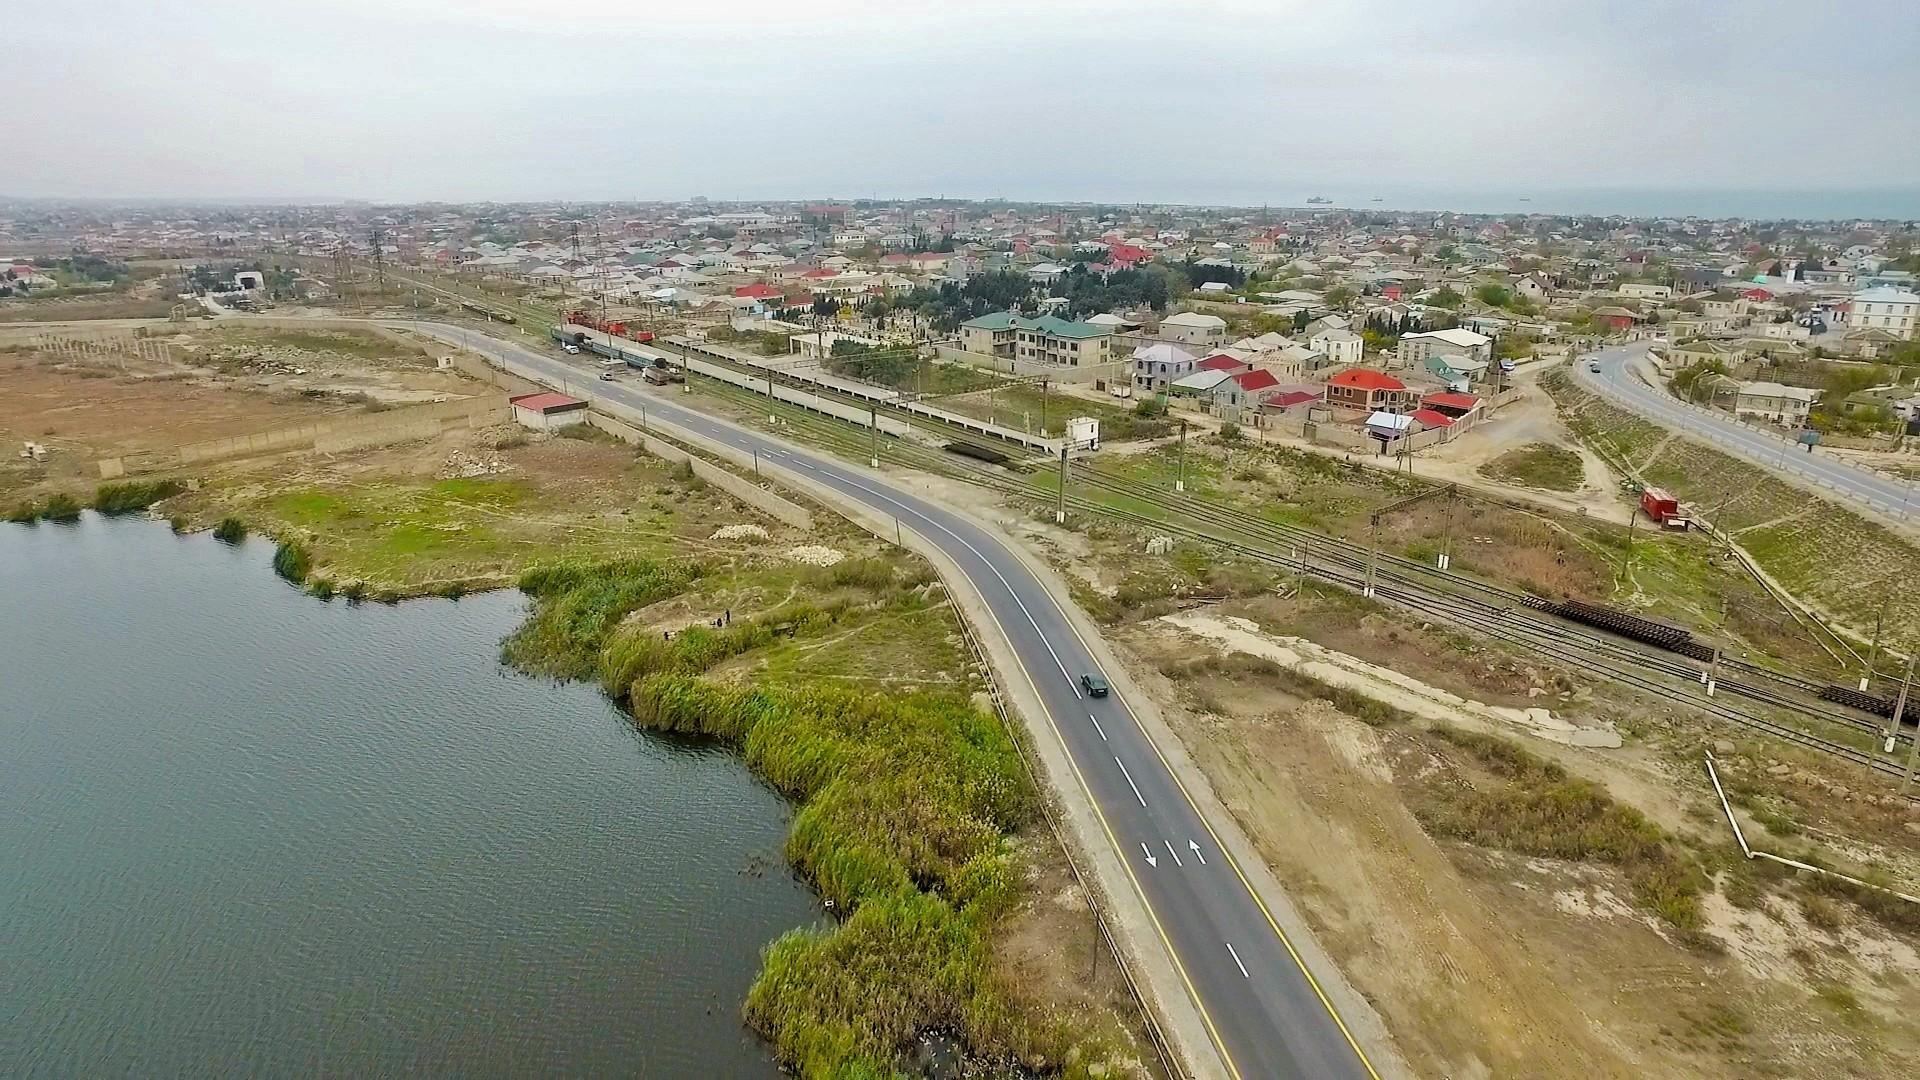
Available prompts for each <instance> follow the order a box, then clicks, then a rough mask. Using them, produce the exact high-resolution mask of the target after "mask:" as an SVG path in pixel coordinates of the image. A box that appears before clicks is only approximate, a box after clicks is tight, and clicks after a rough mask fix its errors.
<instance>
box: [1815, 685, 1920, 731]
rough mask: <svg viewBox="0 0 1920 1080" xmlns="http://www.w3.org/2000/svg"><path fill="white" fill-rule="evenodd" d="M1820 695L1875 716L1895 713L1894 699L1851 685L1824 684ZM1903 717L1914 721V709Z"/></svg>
mask: <svg viewBox="0 0 1920 1080" xmlns="http://www.w3.org/2000/svg"><path fill="white" fill-rule="evenodd" d="M1820 696H1821V697H1822V698H1825V699H1826V700H1828V701H1836V702H1839V703H1840V704H1842V705H1848V706H1851V707H1853V708H1856V709H1859V710H1860V711H1861V712H1867V713H1872V714H1873V715H1875V716H1886V717H1891V716H1892V715H1893V702H1892V701H1889V700H1888V699H1886V698H1883V697H1880V696H1878V695H1877V694H1869V693H1866V692H1864V691H1861V690H1855V689H1854V688H1853V687H1851V686H1832V685H1829V686H1823V687H1821V688H1820ZM1902 719H1903V720H1904V721H1905V722H1906V723H1909V724H1911V723H1913V722H1914V716H1913V712H1912V710H1911V709H1910V710H1908V712H1907V715H1906V716H1905V717H1903V718H1902Z"/></svg>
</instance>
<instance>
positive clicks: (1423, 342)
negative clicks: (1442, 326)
mask: <svg viewBox="0 0 1920 1080" xmlns="http://www.w3.org/2000/svg"><path fill="white" fill-rule="evenodd" d="M1432 356H1451V357H1458V358H1460V359H1464V360H1479V361H1481V362H1482V364H1483V366H1484V363H1485V362H1486V361H1489V360H1491V359H1493V339H1492V338H1490V337H1488V336H1486V335H1485V334H1476V333H1474V332H1473V331H1471V330H1460V329H1454V330H1428V331H1424V332H1422V333H1418V334H1406V335H1403V336H1402V337H1401V338H1400V348H1399V351H1398V353H1397V358H1398V360H1399V363H1400V366H1401V367H1413V366H1414V365H1416V364H1424V363H1425V362H1426V361H1427V359H1428V358H1429V357H1432Z"/></svg>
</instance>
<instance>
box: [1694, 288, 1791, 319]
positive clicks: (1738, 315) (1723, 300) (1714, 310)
mask: <svg viewBox="0 0 1920 1080" xmlns="http://www.w3.org/2000/svg"><path fill="white" fill-rule="evenodd" d="M1767 299H1769V300H1771V299H1773V294H1771V293H1768V294H1767ZM1749 302H1750V301H1748V300H1747V298H1746V297H1744V296H1732V297H1728V296H1713V297H1708V298H1707V299H1705V300H1702V301H1700V314H1702V315H1704V316H1706V317H1707V318H1709V319H1736V320H1737V319H1744V318H1746V316H1747V305H1748V303H1749Z"/></svg>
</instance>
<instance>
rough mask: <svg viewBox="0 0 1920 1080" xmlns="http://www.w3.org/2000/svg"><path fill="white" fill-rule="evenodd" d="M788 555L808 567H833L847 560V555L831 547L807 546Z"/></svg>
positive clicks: (794, 549)
mask: <svg viewBox="0 0 1920 1080" xmlns="http://www.w3.org/2000/svg"><path fill="white" fill-rule="evenodd" d="M787 554H788V555H789V556H791V557H792V558H793V559H794V560H795V561H796V562H803V563H806V564H807V565H808V566H832V565H834V564H835V563H837V562H839V561H840V560H842V559H845V558H846V555H845V554H843V553H842V552H839V551H836V550H835V549H833V548H830V547H822V546H820V545H819V544H806V545H803V546H801V547H797V548H793V549H790V550H789V551H788V552H787Z"/></svg>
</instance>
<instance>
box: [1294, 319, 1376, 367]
mask: <svg viewBox="0 0 1920 1080" xmlns="http://www.w3.org/2000/svg"><path fill="white" fill-rule="evenodd" d="M1308 344H1309V345H1311V346H1312V347H1313V350H1314V351H1315V352H1319V353H1323V354H1325V355H1326V358H1327V359H1328V360H1329V361H1331V362H1332V363H1335V364H1340V365H1343V366H1344V365H1347V364H1358V363H1359V362H1360V359H1361V354H1362V353H1364V352H1365V350H1366V341H1365V339H1363V338H1362V337H1361V336H1360V335H1359V334H1356V333H1354V332H1353V331H1352V330H1348V329H1345V328H1344V327H1342V328H1329V329H1326V330H1322V331H1321V332H1320V333H1318V334H1315V335H1314V336H1313V337H1312V338H1310V339H1309V340H1308Z"/></svg>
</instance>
